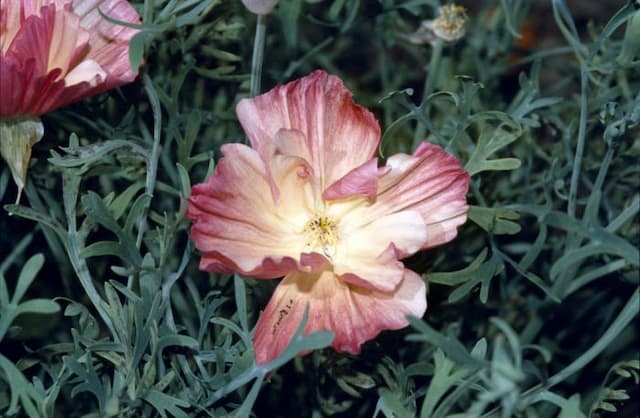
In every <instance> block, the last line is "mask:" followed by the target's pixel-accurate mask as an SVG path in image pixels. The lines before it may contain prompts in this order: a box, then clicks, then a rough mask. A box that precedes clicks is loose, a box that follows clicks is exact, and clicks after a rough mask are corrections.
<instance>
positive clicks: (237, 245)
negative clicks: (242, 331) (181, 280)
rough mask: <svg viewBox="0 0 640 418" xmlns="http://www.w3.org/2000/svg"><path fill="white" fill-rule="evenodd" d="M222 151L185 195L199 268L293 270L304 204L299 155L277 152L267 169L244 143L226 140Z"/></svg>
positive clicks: (265, 273)
mask: <svg viewBox="0 0 640 418" xmlns="http://www.w3.org/2000/svg"><path fill="white" fill-rule="evenodd" d="M222 151H223V153H224V157H223V158H222V159H220V161H219V162H218V166H217V168H216V172H215V174H213V175H212V176H211V177H210V178H209V179H208V181H207V182H206V183H203V184H199V185H196V186H194V187H193V189H192V192H191V196H190V197H189V200H188V202H189V206H188V210H187V214H186V216H187V218H189V219H191V220H192V221H193V226H192V229H191V238H192V240H193V241H194V242H195V244H196V247H197V248H198V249H199V250H200V251H202V252H203V255H202V259H201V262H200V268H202V269H203V270H211V271H217V272H230V271H237V272H241V273H243V274H246V275H250V276H253V277H261V278H275V277H280V276H283V275H285V274H287V273H288V272H290V271H292V270H296V269H297V268H298V267H299V264H298V260H299V259H300V254H301V252H302V249H303V247H304V236H303V235H302V233H301V231H302V229H303V228H304V223H305V222H306V221H307V218H308V214H307V212H306V209H305V208H306V207H308V206H309V204H308V202H307V198H308V177H307V169H306V167H305V163H304V161H302V160H300V159H298V158H295V157H281V158H279V159H277V160H274V164H273V165H272V167H271V170H267V167H266V166H265V165H264V162H263V161H262V159H261V158H260V156H259V155H258V154H257V153H256V152H255V151H254V150H253V149H251V148H249V147H246V146H244V145H240V144H228V145H225V146H223V147H222ZM271 176H273V177H271ZM280 194H282V195H285V196H286V199H284V198H283V199H279V197H278V196H279V195H280ZM309 260H310V261H309V263H310V264H313V265H317V264H318V260H317V259H315V258H311V259H309Z"/></svg>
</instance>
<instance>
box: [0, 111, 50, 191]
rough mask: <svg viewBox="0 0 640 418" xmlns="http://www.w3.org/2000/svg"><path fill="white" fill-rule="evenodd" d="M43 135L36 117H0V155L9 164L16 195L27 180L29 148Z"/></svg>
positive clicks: (42, 129) (40, 124) (41, 127)
mask: <svg viewBox="0 0 640 418" xmlns="http://www.w3.org/2000/svg"><path fill="white" fill-rule="evenodd" d="M42 135H44V128H43V126H42V122H40V119H38V118H29V119H21V120H2V119H0V139H1V140H0V155H1V156H2V158H4V160H5V161H6V162H7V164H8V165H9V169H10V170H11V175H12V176H13V180H14V181H15V183H16V185H17V186H18V197H17V199H16V202H17V201H19V200H20V194H21V193H22V189H24V186H25V183H26V181H27V169H28V168H29V159H30V158H31V148H32V147H33V145H34V144H36V143H37V142H38V141H40V139H42Z"/></svg>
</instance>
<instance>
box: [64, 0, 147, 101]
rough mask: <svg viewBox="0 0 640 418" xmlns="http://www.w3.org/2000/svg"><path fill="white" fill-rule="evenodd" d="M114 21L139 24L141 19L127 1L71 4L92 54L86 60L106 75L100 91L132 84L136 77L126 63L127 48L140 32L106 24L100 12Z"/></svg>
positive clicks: (78, 0) (96, 0)
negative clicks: (85, 34)
mask: <svg viewBox="0 0 640 418" xmlns="http://www.w3.org/2000/svg"><path fill="white" fill-rule="evenodd" d="M98 10H100V11H102V13H103V14H104V15H106V16H109V17H110V18H112V19H115V20H117V21H121V22H126V23H133V24H140V23H141V21H140V16H138V13H137V12H136V9H134V8H133V6H132V5H131V4H129V2H128V1H126V0H74V2H73V12H74V13H75V14H77V15H78V16H79V17H80V26H81V27H83V28H85V29H87V30H89V32H90V34H91V37H90V38H89V44H90V45H91V50H90V51H89V54H88V55H87V57H86V58H87V59H92V60H94V61H96V62H97V63H98V64H99V65H100V66H101V67H102V68H103V69H104V70H105V71H106V72H107V74H109V77H108V79H107V80H106V81H105V83H104V84H103V85H101V90H102V91H104V90H108V89H111V88H114V87H118V86H120V85H122V84H124V83H128V82H130V81H133V80H134V79H135V78H136V76H137V75H138V72H137V69H132V68H131V65H130V63H129V44H130V43H131V38H133V37H134V36H135V35H136V34H137V33H138V32H140V30H138V29H133V28H130V27H126V26H122V25H118V24H114V23H111V22H109V21H108V20H106V19H105V18H103V17H102V16H101V15H100V12H99V11H98Z"/></svg>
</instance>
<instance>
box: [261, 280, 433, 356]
mask: <svg viewBox="0 0 640 418" xmlns="http://www.w3.org/2000/svg"><path fill="white" fill-rule="evenodd" d="M307 306H308V307H309V316H308V321H307V325H306V327H305V329H304V330H303V335H307V334H310V333H313V332H316V331H333V333H334V339H333V342H332V344H331V346H332V347H333V348H334V349H335V350H337V351H346V352H349V353H352V354H358V353H359V352H360V347H361V345H362V344H363V343H364V342H366V341H369V340H371V339H372V338H374V337H375V336H376V335H378V334H379V333H380V332H381V331H383V330H394V329H400V328H404V327H405V326H407V325H408V321H407V318H406V316H407V315H413V316H416V317H421V316H422V315H423V314H424V312H425V310H426V308H427V302H426V288H425V284H424V281H423V280H422V278H421V277H420V276H418V275H417V274H416V273H414V272H412V271H410V270H405V271H404V277H403V279H402V282H401V283H400V284H399V286H398V287H397V289H396V290H395V291H394V292H391V293H383V292H378V291H374V290H369V289H363V288H359V287H356V286H353V285H349V284H347V283H345V282H343V281H342V280H340V279H339V278H338V277H337V276H336V275H335V274H334V273H332V272H330V271H323V272H319V273H315V274H305V273H292V274H290V275H288V276H287V277H285V278H284V280H283V281H282V282H280V284H279V285H278V286H277V287H276V290H275V292H274V293H273V296H272V297H271V300H270V301H269V304H268V305H267V307H266V308H265V311H264V312H263V314H262V315H261V316H260V319H259V320H258V324H257V326H256V331H255V334H254V337H253V344H254V350H255V353H256V363H258V364H264V363H267V362H269V361H271V360H273V359H275V358H277V357H278V356H279V355H280V354H282V352H283V351H284V349H285V348H286V346H287V344H289V342H290V340H291V337H292V336H293V333H294V332H295V330H296V328H297V327H298V325H299V324H300V321H301V319H302V315H303V313H304V311H305V309H306V307H307Z"/></svg>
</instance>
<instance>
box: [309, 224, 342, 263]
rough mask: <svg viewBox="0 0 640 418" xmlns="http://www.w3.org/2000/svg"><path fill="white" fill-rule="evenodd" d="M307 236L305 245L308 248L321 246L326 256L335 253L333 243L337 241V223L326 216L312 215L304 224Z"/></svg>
mask: <svg viewBox="0 0 640 418" xmlns="http://www.w3.org/2000/svg"><path fill="white" fill-rule="evenodd" d="M304 233H305V235H306V237H307V241H306V246H307V247H310V248H317V247H320V248H322V252H323V253H324V255H326V256H327V257H329V258H331V256H332V255H333V254H334V253H335V245H336V244H337V243H338V238H339V236H338V224H337V223H336V221H334V220H333V219H331V218H329V217H328V216H323V215H318V216H314V217H313V218H312V219H311V220H310V221H309V222H307V224H306V225H305V226H304Z"/></svg>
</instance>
